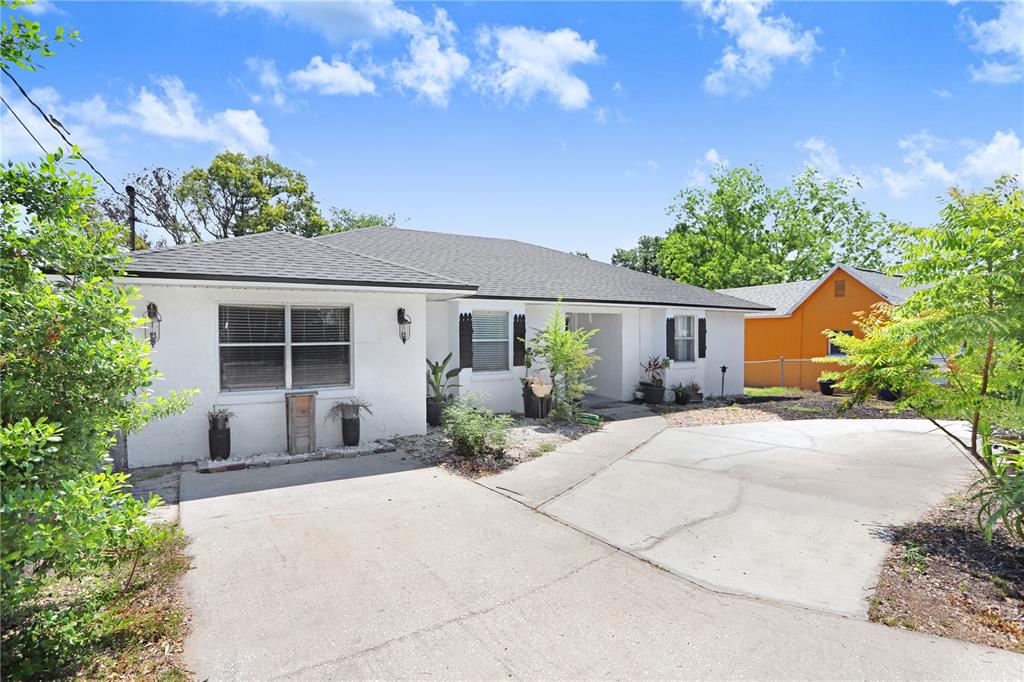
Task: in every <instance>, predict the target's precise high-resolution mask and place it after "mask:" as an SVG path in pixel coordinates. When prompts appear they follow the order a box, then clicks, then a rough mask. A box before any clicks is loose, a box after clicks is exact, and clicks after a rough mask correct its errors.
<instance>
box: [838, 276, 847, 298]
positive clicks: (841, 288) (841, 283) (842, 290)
mask: <svg viewBox="0 0 1024 682" xmlns="http://www.w3.org/2000/svg"><path fill="white" fill-rule="evenodd" d="M845 296H846V280H845V279H837V280H836V298H843V297H845Z"/></svg>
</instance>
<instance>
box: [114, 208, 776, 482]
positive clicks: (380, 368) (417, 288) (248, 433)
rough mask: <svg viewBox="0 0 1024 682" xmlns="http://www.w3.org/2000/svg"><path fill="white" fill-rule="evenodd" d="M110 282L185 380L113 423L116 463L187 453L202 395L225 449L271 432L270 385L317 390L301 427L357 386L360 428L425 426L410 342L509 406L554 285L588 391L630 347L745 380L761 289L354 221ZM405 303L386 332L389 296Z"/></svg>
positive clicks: (263, 446) (166, 384) (630, 385)
mask: <svg viewBox="0 0 1024 682" xmlns="http://www.w3.org/2000/svg"><path fill="white" fill-rule="evenodd" d="M125 270H126V276H125V277H124V278H123V280H122V282H123V283H126V284H130V285H131V286H134V287H135V288H136V289H137V290H138V292H139V298H138V300H137V303H136V305H137V309H138V314H139V316H140V317H146V316H147V315H150V316H153V317H154V319H156V317H158V318H159V333H158V338H156V341H155V343H154V345H153V350H152V359H153V362H154V364H155V365H156V368H157V369H158V370H159V371H160V372H161V373H162V375H163V376H162V377H161V378H160V379H159V380H158V382H157V384H156V385H155V386H154V389H155V391H156V392H157V393H165V392H167V391H170V390H176V389H187V388H195V389H198V390H199V393H198V394H197V395H196V397H195V398H194V400H193V405H192V407H191V408H190V409H189V410H188V411H187V412H186V413H185V414H182V415H177V416H173V417H169V418H166V419H163V420H161V421H157V422H153V423H151V424H149V425H147V426H146V427H144V428H143V429H142V430H140V431H139V432H136V433H132V434H130V435H129V436H128V464H129V466H132V467H138V466H150V465H156V464H166V463H173V462H182V461H194V460H197V459H203V458H205V457H206V456H207V454H208V443H207V416H206V415H207V412H208V411H209V410H211V409H213V408H214V407H223V408H227V409H229V410H231V411H232V412H233V413H234V417H232V419H231V431H232V434H231V436H232V452H233V454H238V455H248V454H257V453H265V452H282V451H284V450H286V449H287V420H286V414H285V399H286V395H287V394H289V393H291V392H296V391H306V392H309V391H315V392H316V397H315V398H314V400H315V403H316V414H317V421H316V444H317V446H318V447H333V446H337V445H338V444H339V443H340V442H341V429H340V426H339V425H338V424H337V423H333V422H329V421H327V420H326V418H325V415H326V413H327V411H328V409H330V407H331V405H333V404H334V403H335V402H336V401H338V400H340V399H343V398H350V397H358V398H360V399H362V400H365V401H367V402H369V403H371V404H372V410H373V414H372V415H365V416H364V420H363V428H362V439H363V440H364V441H371V440H374V439H378V438H382V437H390V436H394V435H409V434H416V433H423V432H424V431H425V429H426V406H425V396H426V385H425V370H426V365H425V360H426V359H427V358H430V359H433V360H438V359H441V358H443V357H444V356H445V355H447V354H448V353H449V352H452V353H454V361H453V364H454V363H455V362H458V363H459V366H460V367H461V368H462V371H461V375H460V378H459V383H460V384H461V387H460V388H459V389H458V392H459V393H461V394H467V393H472V394H474V395H476V396H477V397H478V398H479V399H481V401H483V402H485V403H486V404H488V405H489V406H490V407H492V408H493V409H495V410H497V411H503V412H513V411H522V397H521V383H520V379H521V378H522V377H524V376H525V372H526V370H525V367H523V362H522V355H523V348H522V345H523V344H522V343H521V342H519V341H518V339H519V338H521V337H523V336H525V337H527V338H529V337H530V336H532V334H533V330H534V329H536V328H537V327H541V326H543V324H544V323H545V322H546V320H547V318H548V317H549V315H550V313H551V310H552V307H553V305H554V304H555V302H556V301H557V300H558V299H559V298H561V299H562V301H563V303H562V306H563V310H564V312H565V313H566V314H567V317H568V323H569V324H571V325H575V326H578V327H583V328H593V329H598V330H599V331H598V332H597V334H596V335H595V336H594V339H593V345H594V346H595V348H596V351H597V354H598V355H600V357H601V361H600V363H599V364H598V365H597V367H596V368H595V371H594V379H593V380H592V382H591V383H592V384H593V385H594V393H595V394H596V395H597V396H600V397H603V398H608V399H618V400H630V399H632V397H633V393H634V390H635V387H636V385H637V382H638V381H640V380H641V379H642V378H643V377H642V376H641V375H642V370H641V363H642V362H644V361H645V360H647V358H648V357H650V356H653V355H660V356H670V357H672V358H673V359H672V363H671V367H670V368H669V369H668V371H667V373H666V374H667V376H666V379H665V383H666V385H671V384H674V383H676V382H681V383H687V382H689V381H696V382H697V383H700V384H701V385H702V386H704V387H705V394H707V395H718V394H719V393H720V392H721V391H722V385H721V380H722V373H721V369H720V368H721V367H722V366H726V367H728V370H727V372H726V375H725V387H724V391H725V393H726V394H738V393H741V392H742V389H743V347H744V344H743V328H744V314H745V313H747V312H755V311H759V310H764V309H765V308H764V306H761V305H758V304H755V303H751V302H749V301H744V300H741V299H738V298H735V297H731V296H727V295H724V294H720V293H716V292H713V291H708V290H705V289H701V288H698V287H694V286H689V285H687V284H682V283H679V282H673V281H670V280H666V279H662V278H659V277H653V276H651V275H646V274H643V273H638V272H634V271H631V270H627V269H624V268H620V267H616V266H613V265H609V264H607V263H601V262H598V261H592V260H589V259H587V258H583V257H578V256H574V255H571V254H568V253H563V252H560V251H555V250H552V249H547V248H543V247H540V246H535V245H532V244H525V243H523V242H519V241H513V240H507V239H492V238H485V237H469V236H464V235H454V234H444V233H439V232H424V231H417V230H405V229H397V228H368V229H361V230H356V231H353V232H347V233H342V234H336V235H330V236H324V237H319V238H315V239H307V238H304V237H300V236H296V235H291V234H284V233H279V232H269V233H264V234H259V235H253V236H248V237H240V238H235V239H228V240H220V241H214V242H203V243H199V244H190V245H184V246H175V247H169V248H163V249H153V250H149V251H140V252H135V253H133V254H131V260H130V262H129V263H128V264H127V265H126V266H125ZM400 309H401V310H402V312H403V314H404V316H405V318H406V319H407V320H411V325H410V327H409V335H408V338H406V339H404V340H403V339H402V338H400V335H399V324H398V318H399V310H400Z"/></svg>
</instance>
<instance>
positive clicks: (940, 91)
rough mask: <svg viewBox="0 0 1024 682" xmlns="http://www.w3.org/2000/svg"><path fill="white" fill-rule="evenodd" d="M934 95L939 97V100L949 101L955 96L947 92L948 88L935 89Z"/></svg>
mask: <svg viewBox="0 0 1024 682" xmlns="http://www.w3.org/2000/svg"><path fill="white" fill-rule="evenodd" d="M932 94H933V95H935V96H936V97H938V98H939V99H949V98H950V97H952V96H953V93H952V92H950V91H949V90H947V89H946V88H935V89H934V90H932Z"/></svg>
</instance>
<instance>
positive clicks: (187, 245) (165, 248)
mask: <svg viewBox="0 0 1024 682" xmlns="http://www.w3.org/2000/svg"><path fill="white" fill-rule="evenodd" d="M267 235H279V236H284V237H298V238H299V239H305V237H303V236H302V235H298V234H294V233H292V232H284V231H281V230H266V231H264V232H251V233H249V234H243V235H241V236H238V237H215V238H214V239H211V240H210V241H205V240H199V241H196V242H186V243H184V244H173V245H171V246H160V247H157V248H151V249H139V250H138V251H129V252H128V255H129V256H131V254H133V253H136V254H141V253H166V252H167V251H178V250H180V249H186V248H194V247H198V246H208V245H210V244H226V243H229V242H232V241H236V240H239V239H252V238H254V237H266V236H267Z"/></svg>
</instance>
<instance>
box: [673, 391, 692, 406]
mask: <svg viewBox="0 0 1024 682" xmlns="http://www.w3.org/2000/svg"><path fill="white" fill-rule="evenodd" d="M675 394H676V405H686V404H687V403H689V402H690V394H689V393H687V392H686V391H676V392H675Z"/></svg>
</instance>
